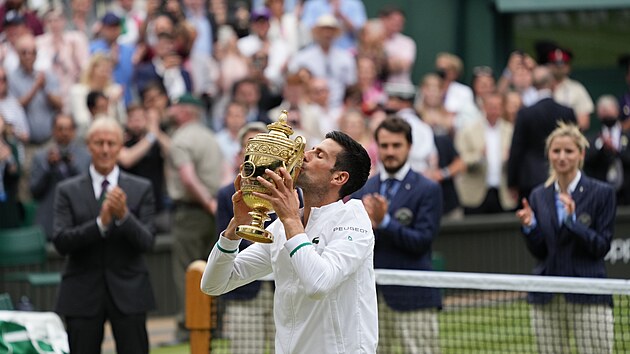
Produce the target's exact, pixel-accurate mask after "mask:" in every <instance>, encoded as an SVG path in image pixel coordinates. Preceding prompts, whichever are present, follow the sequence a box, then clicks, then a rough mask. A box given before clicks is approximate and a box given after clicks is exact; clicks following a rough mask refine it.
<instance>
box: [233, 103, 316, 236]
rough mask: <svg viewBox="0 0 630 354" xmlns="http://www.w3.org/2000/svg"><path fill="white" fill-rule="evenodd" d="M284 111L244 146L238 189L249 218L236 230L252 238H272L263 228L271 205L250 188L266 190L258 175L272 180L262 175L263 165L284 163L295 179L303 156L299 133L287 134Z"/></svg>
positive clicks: (273, 167)
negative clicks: (247, 222)
mask: <svg viewBox="0 0 630 354" xmlns="http://www.w3.org/2000/svg"><path fill="white" fill-rule="evenodd" d="M287 114H288V113H287V111H282V113H281V114H280V117H278V121H277V122H274V123H271V124H268V125H267V128H268V129H269V132H268V133H260V134H258V135H256V136H255V137H253V138H251V139H250V140H249V141H248V142H247V145H246V147H245V158H244V161H243V166H242V167H241V172H240V175H241V191H242V192H243V201H244V202H245V204H246V205H247V206H248V207H250V208H251V209H252V210H251V211H250V212H249V215H250V216H251V217H252V221H251V223H250V224H249V225H239V226H238V227H237V228H236V234H237V235H238V236H239V237H242V238H244V239H246V240H249V241H252V242H261V243H271V242H273V235H272V234H271V232H269V231H267V230H265V221H267V220H269V216H268V214H269V213H271V212H273V206H272V205H271V203H270V202H268V201H266V200H264V199H262V198H259V197H256V196H255V195H254V193H253V192H258V193H268V190H267V188H265V187H264V186H263V185H261V184H260V182H258V180H257V179H256V177H258V176H262V177H263V178H265V179H266V180H268V181H270V182H271V183H274V182H273V180H271V179H270V178H268V177H267V176H266V175H265V169H270V170H272V171H277V170H278V169H279V168H280V167H284V168H285V169H286V170H287V171H288V172H289V174H290V175H291V178H293V180H295V179H296V178H297V176H298V174H299V172H300V169H301V167H302V162H303V160H304V147H305V145H306V142H305V140H304V138H303V137H302V136H297V137H296V138H295V140H291V139H290V138H289V137H290V136H291V135H292V134H293V128H291V127H290V126H289V125H288V124H287Z"/></svg>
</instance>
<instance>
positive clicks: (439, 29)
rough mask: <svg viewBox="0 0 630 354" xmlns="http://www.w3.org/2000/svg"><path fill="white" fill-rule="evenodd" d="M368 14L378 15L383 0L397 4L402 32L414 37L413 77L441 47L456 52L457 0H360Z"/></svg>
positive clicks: (424, 69)
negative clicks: (400, 16) (401, 16)
mask: <svg viewBox="0 0 630 354" xmlns="http://www.w3.org/2000/svg"><path fill="white" fill-rule="evenodd" d="M363 2H364V3H365V6H366V8H367V12H368V16H369V17H370V18H372V17H376V16H377V15H378V10H379V9H380V8H381V7H383V6H384V5H385V4H388V5H389V4H391V5H396V6H399V7H400V8H401V9H403V11H404V12H405V17H406V19H407V20H406V25H405V30H404V33H405V34H407V35H408V36H411V37H412V38H414V39H415V40H416V44H417V48H418V53H417V59H416V65H415V68H414V71H413V77H412V79H413V81H414V83H418V81H419V80H420V78H421V76H422V75H424V74H425V73H427V72H429V71H431V70H432V69H433V67H434V65H433V64H434V61H435V55H436V54H437V53H439V52H442V51H447V52H458V48H457V38H458V36H457V32H458V21H457V18H458V16H460V15H459V13H460V11H458V9H459V2H460V1H458V0H443V1H418V0H391V1H387V2H385V1H382V0H364V1H363Z"/></svg>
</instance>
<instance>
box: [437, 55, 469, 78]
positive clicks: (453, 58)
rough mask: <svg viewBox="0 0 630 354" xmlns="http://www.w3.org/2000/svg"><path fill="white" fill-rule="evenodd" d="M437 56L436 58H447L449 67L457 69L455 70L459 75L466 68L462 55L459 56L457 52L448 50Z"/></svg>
mask: <svg viewBox="0 0 630 354" xmlns="http://www.w3.org/2000/svg"><path fill="white" fill-rule="evenodd" d="M435 58H436V60H439V59H446V60H447V61H448V65H449V67H450V68H451V69H453V70H455V72H456V73H457V76H459V75H461V73H462V71H463V70H464V62H463V61H462V59H461V58H460V57H458V56H457V55H455V54H452V53H447V52H440V53H438V54H437V56H436V57H435Z"/></svg>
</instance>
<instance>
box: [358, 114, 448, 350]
mask: <svg viewBox="0 0 630 354" xmlns="http://www.w3.org/2000/svg"><path fill="white" fill-rule="evenodd" d="M374 135H375V138H376V142H377V144H378V153H379V160H380V167H381V170H380V173H379V175H378V176H374V177H372V178H370V179H369V180H368V181H367V183H366V184H365V186H364V187H363V188H361V189H360V190H359V191H357V192H356V193H354V194H353V195H352V197H353V198H360V199H362V200H363V204H364V205H365V209H366V210H367V212H368V215H369V216H370V220H371V221H372V227H373V229H374V234H375V236H376V244H375V246H374V268H387V269H413V270H431V269H432V265H431V253H432V250H431V245H432V243H433V240H434V239H435V237H436V236H437V233H438V229H439V225H440V218H441V215H442V193H441V190H440V186H439V185H438V184H437V183H435V182H433V181H431V180H429V179H427V178H426V177H424V176H422V175H421V174H419V173H416V172H414V171H413V170H411V167H410V164H409V161H408V157H409V152H410V151H411V143H412V138H411V126H410V125H409V124H408V123H407V122H405V121H404V120H403V119H402V118H399V117H391V118H387V119H385V120H384V121H383V122H382V123H381V124H380V125H379V126H378V127H377V128H376V132H375V134H374ZM377 290H378V295H379V297H378V301H379V353H389V352H392V351H394V350H395V348H402V349H403V350H402V351H403V352H404V353H415V352H417V351H419V350H421V349H422V350H423V351H424V352H425V353H433V352H434V350H435V352H439V335H438V323H437V309H439V308H440V307H441V306H442V300H441V295H440V292H439V290H438V289H431V288H422V287H403V286H390V285H387V286H379V287H377ZM402 313H404V318H405V319H404V320H402V316H403V314H402Z"/></svg>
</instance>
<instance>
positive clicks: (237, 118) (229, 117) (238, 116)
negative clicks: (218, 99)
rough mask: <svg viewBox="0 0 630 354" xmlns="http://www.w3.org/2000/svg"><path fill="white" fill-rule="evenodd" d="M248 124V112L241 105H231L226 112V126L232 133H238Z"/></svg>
mask: <svg viewBox="0 0 630 354" xmlns="http://www.w3.org/2000/svg"><path fill="white" fill-rule="evenodd" d="M245 123H247V111H246V110H245V108H244V107H243V106H241V105H237V104H232V105H229V106H228V108H227V111H226V112H225V126H226V128H227V129H228V130H230V131H238V130H239V129H241V127H242V126H243V125H245Z"/></svg>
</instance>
